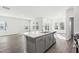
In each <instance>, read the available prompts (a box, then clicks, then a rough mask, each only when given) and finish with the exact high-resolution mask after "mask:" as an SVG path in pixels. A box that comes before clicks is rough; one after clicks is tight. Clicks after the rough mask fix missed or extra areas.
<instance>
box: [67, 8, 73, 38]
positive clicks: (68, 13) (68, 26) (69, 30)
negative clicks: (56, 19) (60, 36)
mask: <svg viewBox="0 0 79 59" xmlns="http://www.w3.org/2000/svg"><path fill="white" fill-rule="evenodd" d="M70 17H74V8H73V7H70V8H69V9H67V10H66V36H67V37H66V39H70V38H71V28H70Z"/></svg>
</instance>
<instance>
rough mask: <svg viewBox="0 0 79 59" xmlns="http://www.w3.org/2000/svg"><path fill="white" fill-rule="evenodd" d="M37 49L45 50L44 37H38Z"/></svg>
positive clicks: (38, 50) (40, 51)
mask: <svg viewBox="0 0 79 59" xmlns="http://www.w3.org/2000/svg"><path fill="white" fill-rule="evenodd" d="M36 50H37V52H38V53H42V52H44V51H45V40H44V39H43V37H40V38H37V39H36Z"/></svg>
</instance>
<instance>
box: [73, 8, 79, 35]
mask: <svg viewBox="0 0 79 59" xmlns="http://www.w3.org/2000/svg"><path fill="white" fill-rule="evenodd" d="M74 17H75V19H74V20H75V21H74V33H79V7H78V6H77V7H74Z"/></svg>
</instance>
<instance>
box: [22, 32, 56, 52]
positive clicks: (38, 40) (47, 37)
mask: <svg viewBox="0 0 79 59" xmlns="http://www.w3.org/2000/svg"><path fill="white" fill-rule="evenodd" d="M54 34H55V31H54V32H48V33H41V32H39V33H35V32H34V33H32V32H26V33H24V35H25V37H26V40H27V52H28V53H43V52H45V51H46V50H47V49H48V48H49V47H51V46H52V45H53V44H54V43H55V42H56V40H55V38H54Z"/></svg>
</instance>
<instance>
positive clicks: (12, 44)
mask: <svg viewBox="0 0 79 59" xmlns="http://www.w3.org/2000/svg"><path fill="white" fill-rule="evenodd" d="M24 52H26V39H25V38H24V37H23V35H11V36H5V37H0V53H24ZM46 53H75V49H74V48H73V42H72V40H70V41H66V40H62V39H56V44H54V45H53V46H52V47H51V48H50V49H49V50H48V51H47V52H46Z"/></svg>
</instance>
